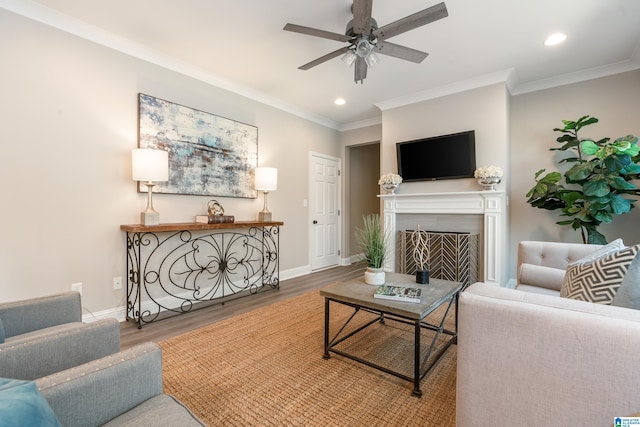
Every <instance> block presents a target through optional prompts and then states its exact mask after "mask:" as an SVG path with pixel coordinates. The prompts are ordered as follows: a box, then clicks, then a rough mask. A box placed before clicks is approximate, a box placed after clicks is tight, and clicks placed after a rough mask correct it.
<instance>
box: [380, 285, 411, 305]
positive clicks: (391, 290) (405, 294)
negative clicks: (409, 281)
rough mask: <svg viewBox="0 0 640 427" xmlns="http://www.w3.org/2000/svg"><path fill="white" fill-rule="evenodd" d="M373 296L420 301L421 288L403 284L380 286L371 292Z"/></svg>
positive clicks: (404, 300)
mask: <svg viewBox="0 0 640 427" xmlns="http://www.w3.org/2000/svg"><path fill="white" fill-rule="evenodd" d="M373 297H374V298H381V299H389V300H394V301H403V302H420V298H421V297H422V289H420V288H409V287H405V286H380V287H378V289H376V291H375V292H374V293H373Z"/></svg>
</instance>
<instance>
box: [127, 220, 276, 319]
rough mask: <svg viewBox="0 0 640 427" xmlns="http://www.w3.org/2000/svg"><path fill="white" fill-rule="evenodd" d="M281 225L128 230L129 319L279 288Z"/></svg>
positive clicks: (148, 317)
mask: <svg viewBox="0 0 640 427" xmlns="http://www.w3.org/2000/svg"><path fill="white" fill-rule="evenodd" d="M278 249H279V227H278V226H266V227H250V228H248V229H246V230H243V231H242V232H241V231H228V230H215V231H213V230H207V231H201V232H195V231H189V230H181V231H178V232H175V233H170V232H169V233H168V232H127V268H128V276H127V319H132V320H134V321H136V322H137V323H138V327H141V326H142V324H143V323H150V322H153V321H154V320H157V319H159V318H160V317H164V316H166V315H170V314H181V313H187V312H189V311H191V310H193V309H194V308H195V306H196V305H197V303H200V302H211V301H220V302H222V301H226V300H227V299H229V298H230V297H233V296H241V295H247V294H255V293H258V292H260V291H261V290H263V289H265V288H269V289H278V288H279V259H278Z"/></svg>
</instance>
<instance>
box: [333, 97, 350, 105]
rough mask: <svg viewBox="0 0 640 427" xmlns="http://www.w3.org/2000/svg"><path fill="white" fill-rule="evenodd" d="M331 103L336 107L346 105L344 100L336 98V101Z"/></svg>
mask: <svg viewBox="0 0 640 427" xmlns="http://www.w3.org/2000/svg"><path fill="white" fill-rule="evenodd" d="M333 103H334V104H336V105H344V104H346V103H347V101H345V100H344V98H336V100H335V101H333Z"/></svg>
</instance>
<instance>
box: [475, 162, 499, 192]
mask: <svg viewBox="0 0 640 427" xmlns="http://www.w3.org/2000/svg"><path fill="white" fill-rule="evenodd" d="M503 175H504V172H503V171H502V168H500V167H498V166H482V167H479V168H477V169H476V170H475V171H474V172H473V176H474V177H475V178H477V179H478V184H480V185H482V186H483V187H484V189H485V190H486V191H496V185H498V184H500V182H501V181H502V176H503Z"/></svg>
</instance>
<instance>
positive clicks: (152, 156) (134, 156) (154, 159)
mask: <svg viewBox="0 0 640 427" xmlns="http://www.w3.org/2000/svg"><path fill="white" fill-rule="evenodd" d="M131 175H132V177H133V179H134V180H136V181H138V182H139V184H144V185H146V186H147V209H146V210H145V211H144V212H142V213H140V223H141V224H143V225H158V224H160V214H159V213H158V212H157V211H156V210H155V209H154V208H153V196H152V194H153V187H154V186H155V183H156V182H158V181H167V180H168V179H169V153H167V152H166V151H164V150H152V149H149V148H137V149H135V150H133V152H132V153H131ZM142 181H144V182H142Z"/></svg>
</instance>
